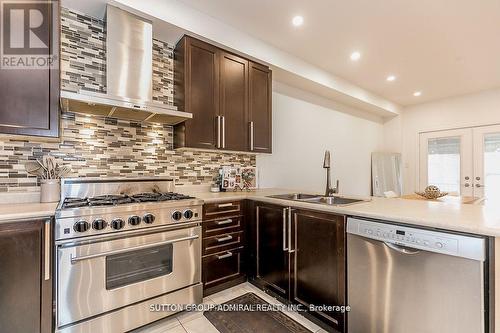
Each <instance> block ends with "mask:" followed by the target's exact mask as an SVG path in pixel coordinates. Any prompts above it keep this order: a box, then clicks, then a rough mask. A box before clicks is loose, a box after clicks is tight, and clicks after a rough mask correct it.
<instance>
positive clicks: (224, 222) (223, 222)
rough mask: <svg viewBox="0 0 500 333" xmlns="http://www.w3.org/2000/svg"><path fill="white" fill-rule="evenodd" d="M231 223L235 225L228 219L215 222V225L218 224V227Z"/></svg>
mask: <svg viewBox="0 0 500 333" xmlns="http://www.w3.org/2000/svg"><path fill="white" fill-rule="evenodd" d="M229 223H233V220H231V219H227V220H223V221H215V224H217V225H224V224H229Z"/></svg>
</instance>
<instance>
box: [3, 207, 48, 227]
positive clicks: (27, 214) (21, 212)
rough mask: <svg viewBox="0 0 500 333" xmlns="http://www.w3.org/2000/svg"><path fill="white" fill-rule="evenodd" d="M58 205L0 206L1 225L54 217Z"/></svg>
mask: <svg viewBox="0 0 500 333" xmlns="http://www.w3.org/2000/svg"><path fill="white" fill-rule="evenodd" d="M56 207H57V202H56V203H18V204H0V223H6V222H17V221H22V220H25V219H36V218H44V217H50V216H53V215H54V212H55V210H56Z"/></svg>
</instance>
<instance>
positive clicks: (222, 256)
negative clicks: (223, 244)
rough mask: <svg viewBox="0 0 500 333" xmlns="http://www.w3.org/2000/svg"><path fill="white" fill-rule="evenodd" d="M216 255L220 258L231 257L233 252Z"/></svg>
mask: <svg viewBox="0 0 500 333" xmlns="http://www.w3.org/2000/svg"><path fill="white" fill-rule="evenodd" d="M215 256H216V257H217V259H218V260H221V259H226V258H231V257H232V256H233V252H229V251H228V252H227V253H226V254H222V255H218V254H216V255H215Z"/></svg>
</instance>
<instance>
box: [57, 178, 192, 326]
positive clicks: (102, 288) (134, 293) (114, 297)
mask: <svg viewBox="0 0 500 333" xmlns="http://www.w3.org/2000/svg"><path fill="white" fill-rule="evenodd" d="M201 217H202V201H200V200H197V199H195V198H191V197H188V196H184V195H181V194H177V193H174V185H173V181H172V180H169V179H158V178H153V179H105V178H104V179H102V180H99V179H65V180H63V181H62V191H61V202H60V204H59V207H58V209H57V211H56V225H55V240H56V251H55V253H56V256H57V257H56V332H64V333H69V332H71V333H89V332H107V333H115V332H116V333H118V332H119V333H121V332H126V331H129V330H132V329H135V328H137V327H140V326H143V325H145V324H148V323H150V322H153V321H155V320H158V319H161V318H163V317H166V316H168V315H170V314H172V313H173V312H154V311H150V306H151V305H154V304H192V303H201V301H202V285H201V226H200V223H201Z"/></svg>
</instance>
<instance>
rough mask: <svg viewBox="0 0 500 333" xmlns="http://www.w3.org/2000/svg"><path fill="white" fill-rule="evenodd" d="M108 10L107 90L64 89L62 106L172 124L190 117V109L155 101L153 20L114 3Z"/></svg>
mask: <svg viewBox="0 0 500 333" xmlns="http://www.w3.org/2000/svg"><path fill="white" fill-rule="evenodd" d="M106 11H107V13H106V21H107V22H106V24H107V26H106V32H107V35H106V93H105V94H103V93H94V92H89V91H84V90H80V92H71V91H66V90H61V106H62V109H63V110H64V111H68V112H76V113H84V114H90V115H99V116H107V117H114V118H119V119H127V120H134V121H147V122H153V123H163V124H170V125H175V124H178V123H181V122H183V121H185V120H187V119H191V118H192V117H193V115H192V114H191V113H188V112H183V111H178V110H177V107H175V106H169V105H166V104H163V103H160V102H153V101H152V99H153V98H152V93H153V25H152V23H151V22H149V21H147V20H146V19H144V18H142V17H139V16H136V15H134V14H132V13H129V12H127V11H125V10H122V9H120V8H117V7H114V6H110V5H108V6H107V10H106Z"/></svg>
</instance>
